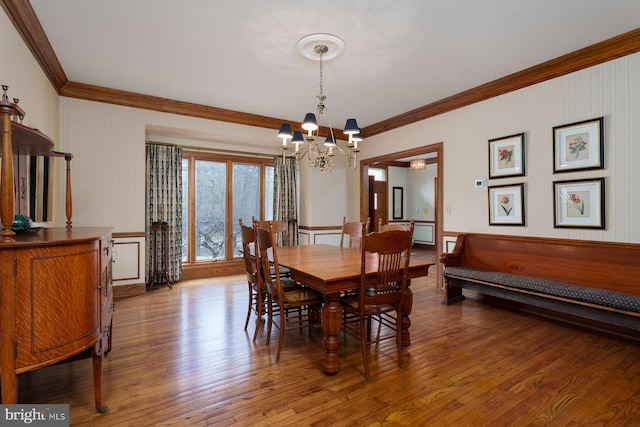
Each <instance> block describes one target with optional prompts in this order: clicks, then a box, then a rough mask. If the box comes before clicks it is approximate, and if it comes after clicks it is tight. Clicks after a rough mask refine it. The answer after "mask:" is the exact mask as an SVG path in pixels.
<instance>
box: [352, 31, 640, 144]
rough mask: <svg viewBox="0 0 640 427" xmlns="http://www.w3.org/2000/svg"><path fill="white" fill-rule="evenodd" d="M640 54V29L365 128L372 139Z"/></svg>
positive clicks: (366, 135) (364, 131)
mask: <svg viewBox="0 0 640 427" xmlns="http://www.w3.org/2000/svg"><path fill="white" fill-rule="evenodd" d="M638 51H640V28H639V29H636V30H633V31H629V32H627V33H624V34H621V35H619V36H616V37H612V38H610V39H607V40H604V41H602V42H600V43H596V44H594V45H591V46H588V47H585V48H583V49H580V50H577V51H575V52H572V53H568V54H566V55H563V56H560V57H558V58H555V59H552V60H550V61H547V62H543V63H541V64H538V65H534V66H533V67H530V68H527V69H524V70H521V71H518V72H515V73H513V74H510V75H508V76H505V77H502V78H499V79H497V80H494V81H491V82H489V83H485V84H483V85H480V86H477V87H475V88H473V89H469V90H467V91H464V92H460V93H458V94H456V95H452V96H450V97H448V98H444V99H441V100H440V101H436V102H432V103H431V104H428V105H425V106H423V107H419V108H416V109H414V110H411V111H409V112H406V113H402V114H399V115H397V116H395V117H391V118H389V119H386V120H383V121H381V122H378V123H374V124H372V125H370V126H367V127H365V128H363V129H362V134H363V136H364V137H365V138H366V137H369V136H373V135H376V134H379V133H382V132H386V131H389V130H392V129H396V128H399V127H402V126H406V125H409V124H412V123H415V122H419V121H421V120H425V119H428V118H430V117H434V116H437V115H439V114H443V113H446V112H449V111H453V110H456V109H458V108H461V107H466V106H467V105H471V104H475V103H477V102H480V101H484V100H486V99H489V98H493V97H495V96H499V95H504V94H505V93H508V92H512V91H514V90H518V89H522V88H524V87H527V86H531V85H534V84H537V83H541V82H544V81H546V80H551V79H554V78H556V77H560V76H563V75H565V74H569V73H573V72H575V71H579V70H582V69H584V68H588V67H592V66H594V65H598V64H601V63H603V62H607V61H611V60H614V59H617V58H621V57H623V56H627V55H631V54H633V53H636V52H638Z"/></svg>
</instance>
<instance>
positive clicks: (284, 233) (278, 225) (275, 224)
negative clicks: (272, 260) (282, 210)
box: [252, 217, 291, 246]
mask: <svg viewBox="0 0 640 427" xmlns="http://www.w3.org/2000/svg"><path fill="white" fill-rule="evenodd" d="M252 221H253V223H254V225H257V226H258V227H262V228H264V229H267V228H269V224H271V226H272V229H273V232H274V233H275V235H276V242H277V244H278V246H289V245H290V244H291V240H290V239H289V220H288V219H284V220H282V221H280V220H264V221H259V220H257V219H255V218H253V217H252Z"/></svg>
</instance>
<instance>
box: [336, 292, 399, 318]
mask: <svg viewBox="0 0 640 427" xmlns="http://www.w3.org/2000/svg"><path fill="white" fill-rule="evenodd" d="M340 303H341V304H342V307H343V309H345V310H347V311H354V312H356V311H358V309H359V306H360V296H359V295H357V294H355V295H348V296H346V297H344V298H341V299H340ZM393 310H395V306H394V305H392V304H365V306H364V311H365V313H368V314H376V313H385V312H388V311H393Z"/></svg>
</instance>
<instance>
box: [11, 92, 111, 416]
mask: <svg viewBox="0 0 640 427" xmlns="http://www.w3.org/2000/svg"><path fill="white" fill-rule="evenodd" d="M2 89H3V94H2V98H1V99H2V100H1V101H0V128H1V137H2V146H1V152H0V155H1V157H2V159H1V162H2V163H1V164H0V222H1V224H0V386H1V388H2V403H3V404H11V403H16V400H17V395H18V393H17V391H18V390H17V388H18V382H17V378H16V377H17V375H18V374H21V373H23V372H28V371H32V370H34V369H38V368H43V367H45V366H49V365H53V364H55V363H59V362H64V361H66V360H71V359H76V358H84V357H92V358H93V381H94V395H95V407H96V410H97V411H98V412H106V411H107V410H108V408H107V406H104V405H102V357H103V355H104V354H105V353H107V352H108V351H109V350H110V349H111V324H112V317H113V308H114V307H113V291H112V274H111V260H112V239H111V229H110V228H98V227H80V228H78V227H72V221H71V215H72V212H73V209H72V203H71V179H70V161H71V158H72V157H73V156H72V155H71V154H70V153H61V152H57V151H53V141H52V140H51V139H50V138H49V137H47V136H46V135H44V134H43V133H42V132H40V131H38V130H37V129H33V128H30V127H28V126H24V125H22V118H23V117H24V114H25V113H24V111H23V110H22V108H21V107H19V106H18V105H17V100H14V101H15V102H10V101H9V97H8V95H7V89H8V87H7V86H5V85H3V86H2ZM21 155H39V156H49V157H64V158H65V160H66V163H67V188H66V216H67V222H66V227H60V228H45V229H43V230H39V231H37V232H35V233H32V234H16V233H15V231H14V230H13V229H12V228H11V226H12V223H13V218H14V215H15V213H16V212H15V179H16V177H15V175H14V167H13V157H14V156H21Z"/></svg>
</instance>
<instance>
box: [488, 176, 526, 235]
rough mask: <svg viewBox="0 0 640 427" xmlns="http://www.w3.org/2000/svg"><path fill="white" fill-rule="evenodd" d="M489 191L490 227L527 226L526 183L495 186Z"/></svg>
mask: <svg viewBox="0 0 640 427" xmlns="http://www.w3.org/2000/svg"><path fill="white" fill-rule="evenodd" d="M488 190H489V225H516V226H524V225H525V212H524V183H520V184H508V185H495V186H491V187H489V188H488Z"/></svg>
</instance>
